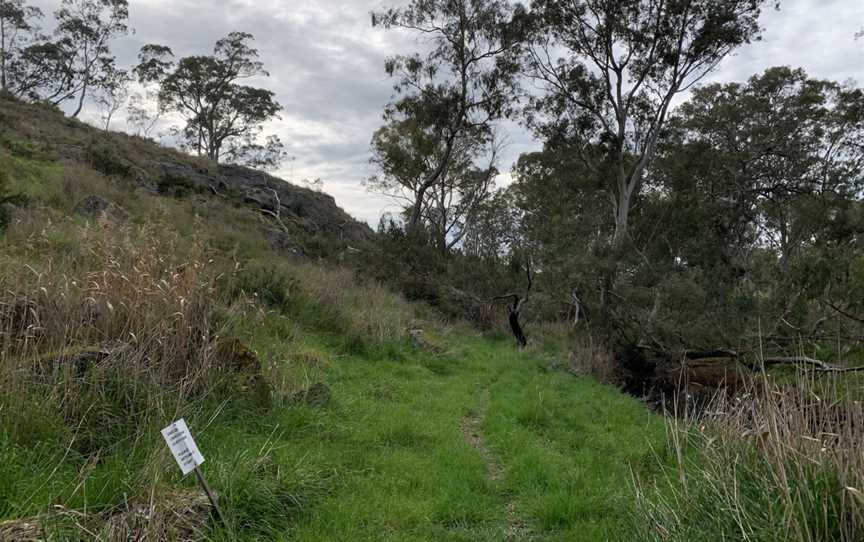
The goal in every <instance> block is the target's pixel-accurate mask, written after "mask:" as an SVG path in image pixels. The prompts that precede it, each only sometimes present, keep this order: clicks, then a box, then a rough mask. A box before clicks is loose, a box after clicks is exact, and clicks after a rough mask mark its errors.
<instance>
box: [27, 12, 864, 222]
mask: <svg viewBox="0 0 864 542" xmlns="http://www.w3.org/2000/svg"><path fill="white" fill-rule="evenodd" d="M406 2H407V0H390V2H388V3H386V6H388V7H389V6H391V5H396V6H398V5H401V4H404V3H406ZM30 3H31V4H32V5H36V6H39V7H41V8H42V9H43V10H44V11H45V12H51V11H53V10H54V9H56V7H57V5H58V4H59V0H35V1H33V0H31V2H30ZM129 4H130V6H129V7H130V10H129V11H130V21H129V23H130V26H131V27H133V28H134V34H130V35H129V36H127V37H125V38H121V39H118V40H117V41H116V42H115V43H114V44H113V46H112V47H113V50H114V52H115V54H116V55H117V59H118V63H119V65H120V66H124V67H129V66H132V65H134V64H135V61H136V54H137V51H138V49H139V48H140V47H141V46H142V45H144V44H147V43H159V44H164V45H168V46H170V47H171V48H172V49H173V51H174V53H175V55H177V56H178V57H180V56H186V55H192V54H208V53H210V52H211V51H212V47H213V44H214V43H215V42H216V40H218V39H219V38H221V37H224V36H225V35H227V34H228V33H229V32H231V31H235V30H238V31H244V32H249V33H251V34H253V35H254V36H255V46H256V47H257V48H258V50H259V52H260V56H261V60H262V61H263V62H264V67H265V69H267V70H268V71H269V72H270V77H267V78H260V79H257V80H253V81H251V84H255V85H257V86H262V87H264V88H267V89H270V90H272V91H274V92H275V93H276V95H277V99H278V100H279V102H280V103H281V104H282V106H283V111H282V112H281V114H280V118H279V119H278V120H275V121H273V122H269V123H268V124H267V125H266V126H265V129H266V131H267V132H268V133H273V134H276V135H278V136H279V137H280V138H281V140H282V141H283V142H284V143H285V144H286V147H287V150H288V155H289V156H290V157H291V159H289V160H288V161H287V162H286V163H285V164H284V166H283V167H282V169H281V170H280V171H279V172H277V175H278V176H280V177H282V178H284V179H285V180H288V181H289V182H295V183H299V182H300V181H301V180H303V179H315V178H321V179H322V180H323V190H324V191H325V192H327V193H329V194H331V195H333V196H334V197H335V198H336V202H337V203H338V204H339V205H340V206H342V207H343V208H344V209H346V210H347V211H348V212H349V213H350V214H352V215H353V216H354V217H355V218H358V219H360V220H364V221H367V222H369V223H370V224H371V225H373V226H374V225H376V224H377V222H378V219H379V217H380V216H381V214H382V213H384V212H394V211H396V210H397V209H398V207H397V205H396V204H395V203H394V202H393V201H392V200H390V199H388V198H387V197H384V196H381V195H377V194H371V193H369V192H367V191H366V189H365V188H364V187H363V186H362V184H361V182H362V180H363V179H364V178H368V177H369V176H370V175H371V174H372V173H373V170H372V167H371V166H370V164H369V158H370V151H369V142H370V139H371V136H372V133H373V132H374V131H375V129H376V128H377V127H379V126H380V125H381V123H382V118H381V114H382V111H383V107H384V105H385V104H386V103H387V102H388V101H389V100H390V98H391V96H392V94H393V92H392V84H393V82H392V81H391V80H389V79H388V77H387V75H386V73H385V72H384V60H385V59H386V58H387V57H388V56H390V55H393V54H397V53H404V52H410V51H414V50H416V49H417V47H418V45H417V44H416V43H415V42H414V39H413V37H411V36H409V35H407V34H405V33H400V32H393V31H386V30H381V29H376V28H372V26H371V18H370V15H369V14H370V12H371V11H372V10H377V9H380V8H382V7H384V6H385V4H384V3H382V1H381V0H129ZM771 4H773V2H771ZM761 24H762V26H763V27H764V29H765V31H764V34H763V39H762V41H760V42H756V43H754V44H752V45H748V46H745V47H743V48H741V49H739V50H737V51H736V53H735V54H734V55H732V56H730V57H728V58H727V59H725V60H724V62H723V63H722V64H721V65H720V66H719V67H718V69H717V70H716V71H715V72H714V73H712V74H711V75H710V76H709V77H708V78H707V79H706V80H705V82H706V83H707V82H729V81H744V80H746V79H747V78H749V77H750V76H752V75H753V74H756V73H759V72H762V71H764V70H765V69H766V68H769V67H771V66H778V65H788V66H793V67H802V68H804V69H805V70H806V71H807V72H808V73H809V74H810V76H812V77H818V78H824V79H831V80H835V81H841V82H845V81H852V82H856V83H857V84H858V85H864V38H861V39H857V40H856V38H855V34H856V33H857V32H859V31H861V30H862V29H864V0H783V1H782V3H781V8H780V10H779V11H777V10H775V9H773V7H770V6H769V7H766V8H765V10H764V12H763V15H762V20H761ZM88 118H89V119H91V120H94V121H95V119H96V118H98V115H97V114H96V113H95V112H94V111H93V110H92V109H91V110H88V111H85V115H84V120H88ZM123 127H124V119H123V116H122V114H121V115H120V117H119V118H118V122H117V123H115V124H114V125H113V126H112V128H113V129H122V128H123ZM502 129H503V131H504V133H505V135H506V139H507V141H508V146H507V148H506V150H505V152H504V154H503V156H502V163H501V166H502V170H505V171H508V170H509V169H510V167H511V166H512V164H513V163H514V162H515V161H516V159H517V158H518V156H519V154H521V153H523V152H530V151H532V150H535V149H537V148H538V147H539V145H538V143H537V142H535V141H533V139H532V137H531V135H530V134H529V133H528V132H527V131H526V130H525V129H523V128H521V127H520V126H519V125H518V124H517V123H514V122H508V123H506V124H505V125H504V126H503V127H502ZM507 179H508V175H507V174H506V173H505V174H504V175H502V177H501V178H500V179H499V184H506V183H507Z"/></svg>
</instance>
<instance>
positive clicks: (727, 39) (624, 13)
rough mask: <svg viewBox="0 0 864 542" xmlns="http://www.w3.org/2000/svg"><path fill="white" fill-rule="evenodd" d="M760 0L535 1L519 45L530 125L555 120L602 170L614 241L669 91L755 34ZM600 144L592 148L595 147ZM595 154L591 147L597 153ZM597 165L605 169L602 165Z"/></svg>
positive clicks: (624, 224) (619, 238)
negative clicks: (527, 43) (529, 89)
mask: <svg viewBox="0 0 864 542" xmlns="http://www.w3.org/2000/svg"><path fill="white" fill-rule="evenodd" d="M764 3H765V2H764V0H614V1H612V0H536V1H535V2H534V3H533V6H532V7H533V15H534V17H535V21H536V27H535V32H534V33H533V36H532V40H531V47H528V48H527V55H526V65H527V69H528V75H529V77H531V78H532V79H533V80H534V81H535V82H537V83H539V84H540V85H541V87H542V88H543V89H544V90H545V93H543V94H541V95H539V96H536V97H534V99H533V100H532V103H531V107H530V113H531V116H530V121H531V125H532V126H534V127H535V128H537V129H538V130H541V131H542V130H543V129H544V128H545V129H548V128H550V126H554V127H555V129H557V130H565V131H567V132H568V133H570V134H571V135H572V136H573V137H574V138H577V139H578V140H579V141H580V143H581V144H580V145H577V146H576V147H575V148H576V149H577V152H579V157H580V159H581V160H582V161H584V162H585V164H586V165H588V166H589V167H590V168H591V169H593V170H595V171H596V172H598V173H602V174H603V176H604V177H606V183H607V189H608V192H609V198H610V201H611V203H612V211H613V215H614V218H615V232H614V236H613V245H614V246H615V247H620V246H621V244H622V243H623V242H624V240H625V239H626V237H627V228H628V223H629V216H630V210H631V209H632V206H633V202H634V198H635V197H636V196H637V195H638V193H639V190H640V187H641V186H642V181H643V177H644V174H645V170H646V168H647V167H648V165H649V163H650V162H651V159H652V157H653V156H654V154H655V152H656V148H657V142H658V139H659V137H660V134H661V132H662V130H663V127H664V125H665V123H666V121H667V118H668V115H669V112H670V109H671V107H672V105H673V101H674V100H675V97H676V96H677V95H679V94H680V93H682V92H685V91H687V90H689V89H690V88H691V87H693V85H695V84H696V83H698V82H699V81H700V80H702V79H703V78H704V77H705V76H706V75H708V74H709V73H710V72H711V71H712V70H714V68H715V67H716V66H717V65H718V64H719V63H720V61H721V60H723V58H725V57H726V56H727V55H728V54H729V53H730V52H732V51H733V50H734V49H735V48H736V47H739V46H741V45H743V44H745V43H749V42H750V41H752V40H754V39H758V37H759V33H760V28H759V25H758V17H759V14H760V10H761V6H762V4H764ZM598 143H601V144H602V145H601V146H600V147H599V148H598V146H597V144H598ZM598 151H599V152H598ZM604 168H605V169H604Z"/></svg>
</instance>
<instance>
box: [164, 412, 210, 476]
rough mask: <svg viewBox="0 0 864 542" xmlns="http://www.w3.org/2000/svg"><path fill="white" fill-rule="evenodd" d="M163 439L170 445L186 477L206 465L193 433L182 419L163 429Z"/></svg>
mask: <svg viewBox="0 0 864 542" xmlns="http://www.w3.org/2000/svg"><path fill="white" fill-rule="evenodd" d="M162 438H164V439H165V442H167V443H168V448H169V449H170V450H171V454H173V455H174V459H175V460H176V461H177V465H179V466H180V470H181V471H183V474H184V475H185V474H189V473H190V472H192V471H193V470H195V468H196V467H197V466H198V465H200V464H201V463H204V456H203V455H201V452H200V451H199V450H198V446H197V445H196V444H195V440H194V439H193V438H192V433H190V432H189V427H188V426H187V425H186V422H185V421H184V420H183V419H182V418H181V419H179V420H177V421H176V422H174V423H172V424H171V425H169V426H168V427H166V428H165V429H163V430H162Z"/></svg>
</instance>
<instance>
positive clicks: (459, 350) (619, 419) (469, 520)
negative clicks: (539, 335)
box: [203, 336, 662, 541]
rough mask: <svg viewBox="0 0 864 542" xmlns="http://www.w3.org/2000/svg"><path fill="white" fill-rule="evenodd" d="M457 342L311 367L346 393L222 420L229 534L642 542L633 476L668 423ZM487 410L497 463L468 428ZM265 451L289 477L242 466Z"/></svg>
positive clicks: (221, 476) (216, 456)
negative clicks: (513, 535)
mask: <svg viewBox="0 0 864 542" xmlns="http://www.w3.org/2000/svg"><path fill="white" fill-rule="evenodd" d="M452 340H458V344H457V345H456V347H455V349H454V350H453V351H451V352H449V353H448V354H445V355H443V356H440V357H436V356H432V355H430V354H427V353H424V352H413V351H411V350H410V349H409V348H407V347H402V348H401V349H398V350H396V349H394V351H395V352H397V353H398V354H399V355H398V356H397V357H395V358H394V357H387V356H378V355H374V354H373V355H371V356H362V357H358V356H352V355H347V356H341V357H336V358H335V360H334V361H333V362H331V363H330V364H329V369H327V370H323V371H321V370H319V371H318V372H317V373H316V374H314V375H312V376H311V378H312V379H313V380H314V379H318V378H320V379H324V380H326V381H327V382H328V383H329V385H330V386H331V387H332V392H333V400H332V403H331V404H330V405H329V406H327V407H326V408H323V409H320V408H312V407H306V406H292V407H289V408H284V409H280V410H277V411H275V412H273V413H271V414H269V415H267V416H264V417H261V418H258V419H256V420H255V421H254V422H252V423H251V425H250V422H249V420H248V418H245V417H238V418H236V419H235V420H223V423H221V424H219V428H218V429H216V430H214V431H212V432H208V434H207V435H204V436H203V441H204V449H205V450H206V452H205V453H208V454H209V457H210V458H211V464H210V465H208V468H209V469H210V471H211V472H212V473H213V474H212V476H213V477H214V485H215V486H216V487H217V488H222V489H223V490H224V488H229V489H228V491H227V493H226V498H227V500H228V501H229V504H228V505H227V508H228V510H230V515H231V517H232V526H233V527H234V529H235V530H234V531H233V534H232V535H228V534H226V535H225V536H224V539H230V538H231V536H239V535H238V534H237V533H245V535H246V536H249V537H250V538H249V539H254V536H252V535H253V533H256V532H257V534H258V535H259V536H260V539H261V540H271V539H275V540H308V541H317V540H320V541H327V540H369V541H373V540H465V541H469V540H489V541H493V540H505V539H508V533H510V532H512V530H513V528H514V524H519V525H523V528H526V527H527V529H528V532H532V533H534V535H535V538H534V539H536V540H574V539H577V538H578V539H579V540H626V539H628V534H627V533H628V526H627V525H626V524H623V525H622V518H626V517H628V514H629V513H630V512H631V510H632V506H633V505H634V501H633V496H632V492H631V488H630V484H629V479H630V469H631V467H634V466H635V468H639V466H640V465H643V464H646V463H647V462H648V459H649V457H650V456H651V452H650V447H651V446H652V445H653V446H658V445H659V444H660V442H661V441H662V423H661V421H660V420H659V419H656V418H655V417H654V416H652V415H651V414H650V413H649V412H648V411H647V409H645V407H644V406H642V405H640V404H639V403H637V402H636V401H634V400H632V399H630V398H627V397H625V396H623V395H621V394H620V393H618V392H617V391H615V390H612V389H610V388H607V387H604V386H601V385H599V384H597V383H594V382H592V381H590V380H586V379H578V378H575V377H573V376H570V375H567V374H563V373H558V372H546V371H545V370H544V369H543V364H542V363H540V360H538V359H537V358H534V357H532V356H530V355H523V354H521V353H519V352H516V351H514V350H513V349H512V348H511V347H510V345H508V344H501V343H490V342H487V341H485V340H483V339H478V338H475V337H469V336H460V337H451V341H452ZM264 342H267V339H266V338H265V339H264ZM270 353H271V355H272V354H275V353H276V352H274V351H273V350H272V349H271V350H270ZM335 355H336V356H338V354H335ZM297 371H298V372H300V373H303V370H301V369H299V368H298V369H297ZM306 377H307V378H309V375H308V374H306ZM478 413H482V415H483V417H482V422H481V424H480V427H481V431H482V438H483V439H484V442H485V443H487V444H488V448H489V453H490V454H491V458H490V457H484V456H483V454H481V452H480V451H479V450H478V449H477V448H476V447H475V446H474V445H472V444H471V443H469V442H467V441H466V439H465V437H464V435H463V423H464V419H465V417H466V416H471V415H475V416H476V415H478ZM259 450H265V451H266V453H262V454H259V457H265V456H266V459H263V461H264V463H266V464H267V465H269V469H270V472H271V474H272V472H279V473H280V476H282V477H283V479H279V478H278V477H277V478H275V479H274V478H267V477H265V478H261V479H259V478H257V477H256V476H258V475H256V474H255V473H254V472H251V471H249V472H244V473H243V474H238V472H237V471H236V470H235V469H234V468H233V467H232V465H237V464H240V465H248V464H249V463H250V462H251V463H254V462H255V461H256V459H255V457H256V453H258V451H259ZM490 460H491V461H494V462H495V463H497V464H498V467H499V468H500V470H501V474H500V476H499V477H498V479H495V478H493V477H490V475H489V470H490V469H489V465H488V462H489V461H490ZM244 469H245V468H244ZM238 476H239V478H240V480H238ZM249 480H253V481H254V483H253V482H250V481H249ZM259 485H260V486H261V487H260V488H259ZM259 491H263V493H264V495H263V496H257V493H258V492H259ZM250 495H251V497H250ZM279 495H282V497H279ZM280 499H281V500H280Z"/></svg>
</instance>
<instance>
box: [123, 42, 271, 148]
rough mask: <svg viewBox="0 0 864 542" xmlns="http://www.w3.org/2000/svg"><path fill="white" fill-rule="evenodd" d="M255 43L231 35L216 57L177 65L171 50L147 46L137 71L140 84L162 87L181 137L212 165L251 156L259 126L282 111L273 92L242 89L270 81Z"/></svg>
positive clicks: (161, 97) (184, 60)
mask: <svg viewBox="0 0 864 542" xmlns="http://www.w3.org/2000/svg"><path fill="white" fill-rule="evenodd" d="M253 39H254V38H253V36H252V35H251V34H248V33H245V32H232V33H230V34H229V35H228V36H226V37H225V38H222V39H220V40H219V41H217V42H216V45H215V47H214V49H213V54H212V55H208V56H189V57H184V58H181V59H180V60H178V61H177V62H176V63H175V62H174V61H173V60H172V58H173V53H172V52H171V50H170V49H168V48H167V47H164V46H159V45H148V46H145V48H144V49H142V52H141V56H140V60H141V62H140V63H139V65H138V66H137V67H136V68H135V71H136V73H137V74H138V76H139V78H141V79H143V80H145V81H151V82H156V83H158V84H159V100H160V103H161V104H162V107H164V109H165V110H168V111H174V112H176V113H179V114H180V115H181V116H183V117H184V118H185V120H186V124H185V126H183V127H181V128H180V130H179V132H178V135H179V136H180V137H181V138H182V140H183V142H184V143H185V144H187V145H188V146H189V147H191V148H193V149H195V150H196V151H197V152H198V154H199V155H204V156H207V157H208V158H210V159H211V160H215V161H220V160H224V161H239V160H240V158H241V157H242V156H244V154H246V153H247V152H248V151H251V149H250V147H249V145H250V144H254V141H256V139H257V137H258V136H260V134H261V131H262V126H261V125H262V124H263V123H264V122H265V121H267V120H270V119H272V118H274V117H276V116H277V114H278V112H279V111H280V110H281V106H280V105H279V103H278V102H277V101H276V99H275V94H274V93H273V92H271V91H269V90H266V89H262V88H257V87H252V86H247V85H242V84H240V82H241V81H242V80H244V79H249V78H252V77H261V76H267V75H269V74H268V73H267V72H266V71H265V70H264V67H263V63H262V62H261V61H260V60H258V50H257V49H254V48H253V47H252V46H251V45H250V42H251V41H252V40H253ZM268 144H269V146H270V148H271V149H272V148H273V146H274V145H276V146H280V145H281V143H279V142H278V140H271V141H270V142H269V143H268ZM268 144H265V145H264V146H263V147H264V148H265V150H266V148H267V145H268ZM274 156H275V155H274ZM280 156H281V155H280Z"/></svg>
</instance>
